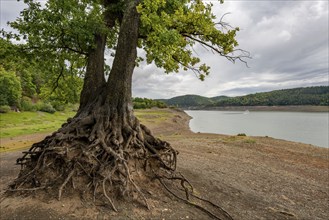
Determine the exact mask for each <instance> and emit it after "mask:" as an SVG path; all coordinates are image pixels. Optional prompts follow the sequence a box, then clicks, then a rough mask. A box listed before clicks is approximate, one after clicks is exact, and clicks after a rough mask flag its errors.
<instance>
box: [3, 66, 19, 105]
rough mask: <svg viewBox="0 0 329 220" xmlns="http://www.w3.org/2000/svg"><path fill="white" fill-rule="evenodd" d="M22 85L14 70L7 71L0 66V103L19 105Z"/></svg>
mask: <svg viewBox="0 0 329 220" xmlns="http://www.w3.org/2000/svg"><path fill="white" fill-rule="evenodd" d="M21 96H22V87H21V83H20V81H19V78H18V77H17V76H16V74H15V73H14V72H7V71H6V70H4V69H3V68H2V67H1V66H0V105H2V106H3V105H8V106H16V107H19V104H20V99H21Z"/></svg>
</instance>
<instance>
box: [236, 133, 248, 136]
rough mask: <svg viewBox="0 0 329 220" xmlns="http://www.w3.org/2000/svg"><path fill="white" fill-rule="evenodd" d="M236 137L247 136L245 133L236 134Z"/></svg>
mask: <svg viewBox="0 0 329 220" xmlns="http://www.w3.org/2000/svg"><path fill="white" fill-rule="evenodd" d="M237 136H240V137H245V136H247V135H246V134H245V133H240V134H237Z"/></svg>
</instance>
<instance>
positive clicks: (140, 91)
mask: <svg viewBox="0 0 329 220" xmlns="http://www.w3.org/2000/svg"><path fill="white" fill-rule="evenodd" d="M206 2H211V3H213V5H214V6H213V13H214V14H215V15H216V16H217V17H218V18H220V17H222V15H224V14H226V13H229V14H228V15H226V16H225V17H224V21H225V22H228V23H229V24H230V25H231V26H233V27H239V28H240V31H239V32H238V33H237V40H238V42H239V47H238V48H240V49H243V50H246V51H248V52H250V54H251V57H252V59H247V60H246V61H247V62H248V67H247V66H246V65H245V64H244V63H241V62H236V63H235V64H233V63H231V62H230V61H228V60H227V59H225V58H223V57H221V56H219V55H216V54H214V53H212V52H211V51H208V50H205V49H204V48H202V47H200V46H198V45H196V47H195V51H196V54H197V55H198V56H199V57H200V58H201V60H202V61H203V62H206V63H207V64H208V65H209V66H210V67H211V70H210V75H209V76H207V77H206V79H205V81H203V82H202V81H200V80H199V79H198V78H197V76H195V74H194V73H193V72H189V71H187V72H185V71H183V70H182V71H180V72H179V73H171V74H165V73H164V70H163V69H159V68H157V67H155V65H152V64H151V65H146V64H145V63H143V64H141V65H140V66H139V67H137V68H136V69H135V73H134V76H133V96H134V97H146V98H153V99H158V98H171V97H174V96H180V95H186V94H196V95H202V96H206V97H214V96H220V95H227V96H240V95H246V94H250V93H256V92H265V91H272V90H279V89H288V88H296V87H307V86H319V85H327V86H328V85H329V73H328V63H329V61H328V60H329V45H328V41H329V40H328V39H329V36H328V27H329V24H328V22H329V18H328V14H329V13H328V10H329V3H328V1H327V0H323V1H315V0H290V1H289V0H286V1H284V0H283V1H278V0H270V1H268V0H253V1H251V0H241V1H239V0H226V1H225V3H224V4H220V3H219V2H218V1H216V0H212V1H206ZM23 8H24V5H23V3H22V2H17V1H16V0H0V26H1V29H2V28H5V29H7V30H8V29H9V28H8V27H7V24H6V23H7V21H12V20H14V19H15V18H16V17H17V16H19V12H20V11H21V10H22V9H23ZM139 53H140V54H142V52H141V51H139Z"/></svg>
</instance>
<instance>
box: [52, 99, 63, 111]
mask: <svg viewBox="0 0 329 220" xmlns="http://www.w3.org/2000/svg"><path fill="white" fill-rule="evenodd" d="M51 105H52V106H53V107H54V108H55V109H56V111H64V110H65V104H64V103H62V102H60V101H53V102H51Z"/></svg>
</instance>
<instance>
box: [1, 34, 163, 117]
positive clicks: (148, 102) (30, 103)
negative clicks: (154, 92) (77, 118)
mask: <svg viewBox="0 0 329 220" xmlns="http://www.w3.org/2000/svg"><path fill="white" fill-rule="evenodd" d="M52 62H53V61H49V63H48V65H47V66H45V65H41V62H38V60H37V59H35V58H33V57H30V56H29V54H27V53H25V52H24V48H21V47H20V46H19V45H15V44H12V43H10V42H9V41H7V40H5V39H2V38H0V113H5V112H8V111H10V110H16V111H44V112H49V113H53V112H55V111H62V110H64V109H65V108H67V107H71V106H72V107H73V108H74V109H76V108H77V105H76V104H77V103H79V99H80V91H81V89H82V84H83V75H84V70H83V69H79V68H76V69H74V68H72V69H70V71H69V72H68V71H67V70H66V68H62V69H58V68H56V65H53V64H52ZM133 104H134V108H135V109H145V108H153V107H158V108H165V107H167V105H166V104H165V103H163V102H161V101H156V100H152V99H147V98H133Z"/></svg>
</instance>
